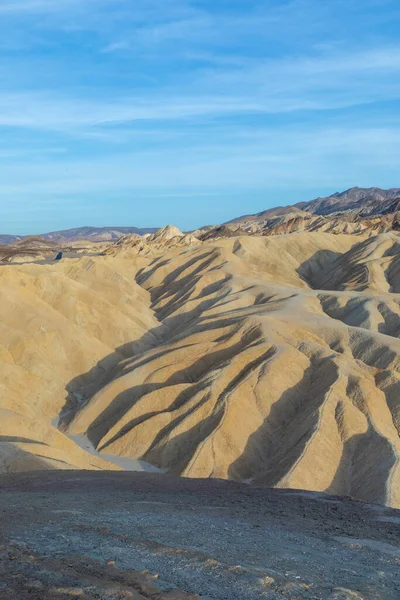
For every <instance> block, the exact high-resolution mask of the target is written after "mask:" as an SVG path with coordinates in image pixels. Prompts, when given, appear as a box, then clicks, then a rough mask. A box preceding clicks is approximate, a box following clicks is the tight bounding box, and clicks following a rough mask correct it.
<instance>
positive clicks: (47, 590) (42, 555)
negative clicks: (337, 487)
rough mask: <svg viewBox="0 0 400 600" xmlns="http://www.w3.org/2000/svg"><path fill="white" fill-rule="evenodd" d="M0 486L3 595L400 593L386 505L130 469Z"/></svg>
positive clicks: (215, 597)
mask: <svg viewBox="0 0 400 600" xmlns="http://www.w3.org/2000/svg"><path fill="white" fill-rule="evenodd" d="M0 492H1V493H0V532H1V547H0V557H1V567H0V598H1V599H2V600H3V599H4V600H6V599H7V600H17V599H18V600H25V599H28V598H29V599H30V600H32V599H34V600H39V599H40V600H50V598H52V599H53V598H54V599H60V600H64V599H67V598H75V597H78V598H85V599H90V600H92V599H93V600H94V599H95V598H96V599H97V600H117V598H118V599H122V598H134V599H136V600H139V599H142V598H153V599H156V598H158V599H159V600H161V599H163V600H164V599H165V600H167V598H168V599H170V600H172V599H178V598H182V599H193V598H196V597H200V598H201V600H247V599H248V600H256V599H257V600H259V599H261V598H267V599H293V600H294V599H296V600H311V599H320V600H328V599H329V600H355V599H356V600H369V599H371V600H372V599H374V600H378V599H379V600H397V599H398V598H399V597H400V578H399V576H398V575H399V566H400V511H395V510H392V509H388V508H385V507H381V506H377V505H368V504H364V503H361V502H357V501H354V500H349V499H343V498H337V497H333V496H330V497H329V496H325V495H323V494H317V493H311V492H302V491H290V490H269V489H266V488H260V487H251V488H250V487H249V486H246V485H242V484H238V483H234V482H226V481H217V480H215V481H210V480H207V481H204V480H188V479H180V480H176V479H173V478H170V477H169V476H166V475H159V474H149V473H127V472H125V473H124V472H115V473H111V472H76V471H60V472H46V473H44V472H42V473H40V472H36V473H31V474H29V473H24V474H13V475H8V476H3V477H1V478H0ZM143 571H150V573H152V574H153V575H150V574H145V575H143V573H142V574H141V572H143ZM176 588H180V589H181V590H184V592H185V593H184V594H182V595H180V594H179V593H178V592H177V591H174V592H171V590H173V589H176Z"/></svg>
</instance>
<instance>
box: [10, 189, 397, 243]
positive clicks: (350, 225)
mask: <svg viewBox="0 0 400 600" xmlns="http://www.w3.org/2000/svg"><path fill="white" fill-rule="evenodd" d="M393 229H394V230H398V229H400V188H392V189H389V190H383V189H380V188H377V187H373V188H359V187H353V188H350V189H348V190H346V191H344V192H336V193H335V194H332V195H331V196H328V197H322V198H315V199H314V200H311V201H309V202H298V203H297V204H294V205H291V206H277V207H274V208H269V209H267V210H264V211H262V212H260V213H257V214H254V215H244V216H241V217H237V218H236V219H233V220H232V221H228V222H227V223H224V224H223V226H221V225H216V226H207V227H202V228H201V229H199V230H197V231H196V232H194V233H195V235H197V236H198V237H200V239H202V240H203V241H205V240H210V239H213V238H218V237H229V236H231V235H238V230H240V234H246V233H247V234H257V235H278V234H287V233H293V232H295V231H325V232H329V233H351V234H357V233H363V232H367V231H371V232H373V233H381V232H385V231H391V230H393ZM156 231H157V228H152V227H143V228H141V227H89V226H86V227H77V228H74V229H65V230H62V231H52V232H49V233H45V234H41V235H40V238H42V239H44V240H46V241H51V242H55V243H57V244H66V243H68V242H76V241H80V240H88V241H92V242H114V241H117V240H119V239H120V238H122V237H123V236H125V235H128V234H137V235H144V234H146V233H150V234H153V233H155V232H156ZM25 237H28V236H18V235H14V236H13V235H0V245H8V244H12V243H14V242H18V241H20V240H22V239H24V238H25Z"/></svg>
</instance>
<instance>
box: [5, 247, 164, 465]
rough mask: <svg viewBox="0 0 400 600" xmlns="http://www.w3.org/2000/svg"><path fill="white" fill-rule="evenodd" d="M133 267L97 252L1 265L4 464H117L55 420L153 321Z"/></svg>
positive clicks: (101, 375) (139, 337)
mask: <svg viewBox="0 0 400 600" xmlns="http://www.w3.org/2000/svg"><path fill="white" fill-rule="evenodd" d="M127 267H128V265H127V264H126V263H124V264H123V265H120V263H119V262H118V261H117V260H113V261H109V260H108V259H106V258H103V257H99V258H82V259H79V260H75V259H74V260H67V261H61V262H59V263H54V264H51V265H35V264H29V265H20V266H12V267H3V268H1V269H0V415H1V417H0V418H1V420H0V471H4V470H6V471H7V470H8V471H14V470H29V469H33V468H49V467H50V468H71V467H79V468H99V467H103V468H104V466H107V468H113V467H112V466H110V465H109V463H105V462H103V461H101V460H98V459H97V458H95V457H91V456H89V455H88V454H87V453H86V452H83V451H82V450H81V449H80V448H79V447H78V446H76V444H74V443H73V442H71V441H70V440H69V439H67V438H66V437H65V436H64V435H63V434H62V433H60V432H59V431H58V430H57V429H56V428H55V427H53V426H52V422H56V420H57V419H58V416H59V413H60V412H61V411H62V409H63V406H64V404H65V403H66V401H67V397H68V398H69V402H70V403H71V402H72V403H74V399H75V393H76V399H79V397H80V394H81V391H80V390H81V389H82V387H84V386H87V385H89V384H91V383H95V384H97V383H98V382H101V380H102V377H103V376H104V374H105V373H107V372H108V371H109V370H110V369H111V368H112V366H113V365H115V364H116V363H118V361H119V360H120V359H121V356H122V355H123V352H124V351H125V352H129V353H131V352H132V351H133V349H134V348H136V347H137V348H142V345H143V344H141V343H140V342H139V340H143V337H144V336H145V335H146V333H147V331H149V330H151V329H152V328H153V327H154V324H155V323H157V321H156V320H155V318H154V316H153V313H152V311H151V310H150V309H149V297H148V293H147V292H146V291H145V290H143V289H142V288H141V287H140V286H138V285H137V284H136V283H135V280H134V277H135V273H136V267H134V266H132V269H131V270H129V269H127ZM135 341H136V342H137V345H136V346H135ZM132 344H133V345H132ZM118 347H120V350H121V353H119V352H115V348H118Z"/></svg>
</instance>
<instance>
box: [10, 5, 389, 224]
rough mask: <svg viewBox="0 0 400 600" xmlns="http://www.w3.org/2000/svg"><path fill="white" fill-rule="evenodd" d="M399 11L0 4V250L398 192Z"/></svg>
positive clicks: (332, 7) (337, 7)
mask: <svg viewBox="0 0 400 600" xmlns="http://www.w3.org/2000/svg"><path fill="white" fill-rule="evenodd" d="M399 31H400V4H399V2H398V0H363V1H362V2H361V1H360V0H326V1H322V0H291V1H285V0H280V1H278V0H240V1H239V0H198V1H195V0H193V1H191V0H0V82H1V85H0V159H1V160H0V233H21V234H24V233H31V232H36V233H38V232H44V231H49V230H54V229H61V228H67V227H75V226H79V225H98V226H101V225H132V226H133V225H140V226H158V225H160V226H161V225H164V224H166V223H173V224H175V225H177V226H179V227H181V228H182V229H191V228H195V227H197V226H200V225H204V224H207V223H218V222H222V221H226V220H228V219H230V218H234V217H236V216H238V215H241V214H246V213H253V212H258V211H261V210H264V209H266V208H268V207H270V206H274V205H278V204H289V203H292V202H296V201H301V200H308V199H311V198H313V197H315V196H318V195H325V194H330V193H332V192H334V191H337V190H343V189H346V188H348V187H351V186H353V185H358V186H379V187H399V186H400V172H399V166H400V165H399V163H400V110H399V109H400V34H399Z"/></svg>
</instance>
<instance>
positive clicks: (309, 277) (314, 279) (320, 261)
mask: <svg viewBox="0 0 400 600" xmlns="http://www.w3.org/2000/svg"><path fill="white" fill-rule="evenodd" d="M341 256H343V254H342V253H341V252H333V251H332V250H318V251H317V252H315V254H313V255H312V256H311V257H310V258H309V259H307V260H306V261H304V262H303V263H302V264H301V265H300V266H299V268H298V269H297V273H298V275H299V276H300V277H301V278H302V280H303V281H305V282H306V283H307V285H309V286H310V287H311V288H312V289H314V290H315V289H318V288H319V286H320V282H321V280H322V279H323V278H324V277H325V276H326V275H327V274H328V273H329V271H330V269H331V268H332V265H333V263H334V262H335V260H337V259H338V258H340V257H341Z"/></svg>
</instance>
